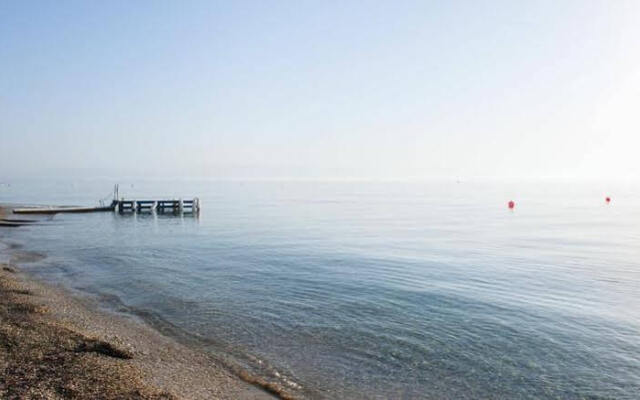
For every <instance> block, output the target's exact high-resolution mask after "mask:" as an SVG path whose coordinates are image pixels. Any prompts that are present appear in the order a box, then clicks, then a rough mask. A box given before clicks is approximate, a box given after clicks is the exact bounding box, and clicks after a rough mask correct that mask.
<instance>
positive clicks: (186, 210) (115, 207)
mask: <svg viewBox="0 0 640 400" xmlns="http://www.w3.org/2000/svg"><path fill="white" fill-rule="evenodd" d="M105 200H106V199H102V200H100V206H98V207H77V206H58V207H24V208H14V209H13V213H14V214H58V213H90V212H105V211H111V212H117V213H120V214H124V213H145V212H150V213H153V212H157V213H173V214H193V215H197V214H198V213H199V212H200V200H199V199H198V198H197V197H196V198H194V199H189V200H183V199H172V200H127V199H125V198H121V199H118V185H115V186H114V190H113V200H112V201H111V204H108V205H107V204H105ZM5 222H6V223H7V224H9V223H16V221H5Z"/></svg>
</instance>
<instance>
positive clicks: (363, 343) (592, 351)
mask: <svg viewBox="0 0 640 400" xmlns="http://www.w3.org/2000/svg"><path fill="white" fill-rule="evenodd" d="M111 186H112V182H109V181H107V180H97V181H74V182H71V181H61V182H36V181H30V182H12V183H11V186H3V187H2V188H1V189H0V202H2V203H11V202H15V203H31V204H68V205H75V204H77V205H90V204H94V203H95V201H96V199H98V198H102V197H105V196H106V195H107V193H108V191H109V190H110V188H111ZM121 195H124V196H126V197H128V198H142V197H151V198H156V197H157V198H159V197H167V196H168V197H180V196H184V197H185V198H189V197H194V196H198V197H200V199H201V201H202V212H201V215H200V217H199V218H194V217H189V216H184V217H173V216H155V215H137V216H119V215H115V214H112V213H99V214H84V215H58V216H56V217H55V218H53V219H52V220H51V221H44V222H43V223H42V224H39V225H37V226H29V227H21V228H17V229H11V230H7V229H5V230H3V231H0V240H1V241H3V242H4V243H13V244H19V245H21V246H22V248H19V249H17V248H16V249H13V250H11V249H9V251H14V252H18V251H19V252H22V254H23V255H24V254H29V252H30V251H35V252H38V253H41V254H45V255H46V258H44V259H42V260H38V259H27V260H26V261H32V262H30V263H28V264H25V269H26V270H27V271H29V272H31V273H33V274H35V275H36V276H38V277H40V278H42V279H45V280H48V281H53V282H57V283H62V284H64V285H66V286H68V287H70V288H73V289H76V290H80V291H82V292H84V293H88V294H91V295H94V296H98V297H99V298H101V299H103V304H105V306H109V307H112V308H114V309H115V310H120V311H125V312H129V313H132V314H136V315H138V316H140V317H142V318H143V319H145V320H147V321H148V322H150V323H151V324H152V325H154V326H156V327H157V328H158V329H160V330H161V331H163V332H166V333H167V334H170V335H175V336H177V337H179V338H180V339H181V340H184V341H188V342H189V343H191V344H192V345H193V346H200V347H202V349H203V350H204V351H211V352H212V353H215V354H217V355H218V356H219V357H220V358H221V359H222V360H223V361H224V362H228V363H230V364H232V365H234V366H240V367H242V368H244V369H247V370H249V371H250V372H251V373H253V374H256V375H260V376H264V377H265V378H266V379H268V380H271V381H275V382H279V383H280V384H282V385H284V386H285V387H288V388H289V390H290V391H291V392H293V393H296V394H299V395H301V396H305V397H310V398H381V399H386V398H434V399H465V398H467V399H476V398H509V399H537V398H563V399H572V398H575V399H581V398H592V399H606V398H616V399H633V398H635V397H636V394H637V393H639V392H640V261H638V260H640V247H639V246H638V245H639V244H640V225H639V224H638V222H639V221H640V204H639V203H638V202H637V200H636V199H637V198H638V195H640V188H639V187H638V186H637V185H631V184H615V185H612V184H594V183H590V184H564V183H551V182H546V183H545V182H537V183H518V184H514V183H498V182H493V183H478V182H461V183H456V182H429V183H400V182H395V183H393V182H386V183H366V182H357V183H356V182H221V181H186V182H185V181H181V182H176V181H134V182H127V183H126V184H125V183H124V182H123V183H122V185H121ZM607 195H610V196H612V198H613V200H612V203H611V204H608V205H607V204H605V202H604V197H605V196H607ZM510 199H514V200H515V201H516V208H515V210H514V211H509V210H508V209H507V207H506V202H507V201H508V200H510ZM14 247H15V246H14ZM16 254H17V253H16ZM23 260H24V259H23Z"/></svg>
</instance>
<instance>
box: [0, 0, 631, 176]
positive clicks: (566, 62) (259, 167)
mask: <svg viewBox="0 0 640 400" xmlns="http://www.w3.org/2000/svg"><path fill="white" fill-rule="evenodd" d="M0 139H1V143H0V150H1V154H0V178H3V177H4V178H5V179H8V178H12V177H16V176H18V175H52V174H78V175H86V174H89V175H90V174H110V175H111V176H122V175H129V176H141V175H148V176H151V175H158V174H169V175H171V176H210V177H297V178H307V177H312V178H317V177H371V178H393V177H397V178H424V177H452V178H457V177H460V178H463V179H464V178H468V177H478V176H487V177H547V176H549V177H597V178H599V177H604V178H619V177H622V178H640V1H636V0H633V1H617V0H606V1H590V0H579V1H558V0H553V1H512V0H509V1H484V2H483V1H458V2H449V1H438V2H435V1H434V2H430V1H416V2H413V1H376V2H374V1H343V0H342V1H335V2H334V1H327V0H322V1H314V2H311V1H300V0H297V1H291V2H283V1H278V2H276V1H273V2H271V1H250V2H243V1H227V2H216V1H184V2H183V1H172V2H161V1H149V2H144V1H102V2H95V1H77V2H75V1H46V2H37V1H17V0H16V1H2V2H0Z"/></svg>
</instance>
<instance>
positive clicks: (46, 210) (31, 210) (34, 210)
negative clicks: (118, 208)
mask: <svg viewBox="0 0 640 400" xmlns="http://www.w3.org/2000/svg"><path fill="white" fill-rule="evenodd" d="M104 211H113V207H73V206H68V207H65V206H63V207H25V208H14V209H13V213H14V214H59V213H90V212H104Z"/></svg>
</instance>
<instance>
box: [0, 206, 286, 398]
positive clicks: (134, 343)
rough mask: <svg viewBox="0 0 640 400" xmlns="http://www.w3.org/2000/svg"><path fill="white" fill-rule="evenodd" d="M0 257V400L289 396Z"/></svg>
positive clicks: (19, 258) (19, 257) (13, 258)
mask: <svg viewBox="0 0 640 400" xmlns="http://www.w3.org/2000/svg"><path fill="white" fill-rule="evenodd" d="M0 212H1V211H0ZM0 229H10V228H0ZM11 229H12V228H11ZM14 250H15V249H14ZM7 251H8V250H7ZM0 252H3V250H2V249H1V248H0ZM0 255H2V258H0V259H3V260H4V261H5V262H2V263H0V398H3V399H4V398H6V399H250V400H260V399H273V398H289V396H287V395H286V394H282V395H281V396H277V397H274V396H273V395H272V394H270V393H269V391H275V390H273V389H274V388H270V387H266V388H265V387H261V386H260V384H259V383H260V382H259V381H257V382H253V383H249V382H252V380H251V379H250V377H244V378H245V380H243V379H241V377H240V376H242V375H241V374H238V373H237V372H236V373H234V372H233V371H230V370H229V369H228V368H226V367H224V366H223V365H220V364H219V363H218V362H216V360H215V359H214V358H213V357H212V356H211V355H208V354H206V353H204V352H198V351H196V350H194V349H191V348H188V347H187V346H184V345H182V344H180V343H177V342H176V341H175V340H173V339H171V338H169V337H166V336H163V335H162V334H161V333H159V332H157V331H155V330H154V329H152V328H151V327H149V326H147V325H146V324H144V323H141V322H140V321H139V320H136V319H134V318H127V317H125V316H121V315H116V314H113V313H110V312H107V311H102V310H100V309H99V308H98V304H96V303H95V301H94V300H91V299H88V298H83V297H78V296H74V295H72V294H71V293H70V292H68V291H67V290H65V289H64V288H61V287H56V286H52V285H48V284H44V283H41V282H39V281H37V280H36V279H34V278H32V277H30V276H28V275H26V274H24V273H22V272H21V271H20V263H21V262H30V261H32V260H31V259H29V258H28V257H26V258H25V257H24V255H23V254H22V253H19V252H12V255H9V254H8V253H7V252H6V251H5V252H4V253H3V254H0ZM239 375H240V376H239ZM247 381H249V382H247Z"/></svg>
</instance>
